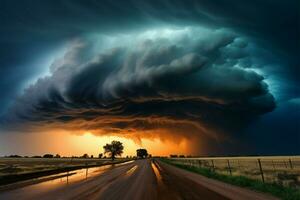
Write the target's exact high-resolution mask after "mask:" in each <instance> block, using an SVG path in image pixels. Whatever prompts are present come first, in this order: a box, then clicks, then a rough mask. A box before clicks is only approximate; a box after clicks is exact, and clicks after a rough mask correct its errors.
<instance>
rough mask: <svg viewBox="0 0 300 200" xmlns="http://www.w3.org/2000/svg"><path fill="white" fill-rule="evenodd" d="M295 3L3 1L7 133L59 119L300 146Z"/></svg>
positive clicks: (134, 132)
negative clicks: (296, 101)
mask: <svg viewBox="0 0 300 200" xmlns="http://www.w3.org/2000/svg"><path fill="white" fill-rule="evenodd" d="M297 8H299V6H298V2H297V1H293V0H291V1H284V2H283V1H277V0H274V1H272V2H271V1H267V0H266V1H255V0H254V1H238V0H226V1H223V0H220V1H218V3H215V2H213V1H205V0H199V1H192V0H191V1H189V0H185V1H181V0H176V1H167V0H166V1H160V2H155V3H154V2H153V1H149V2H148V1H135V0H131V1H126V2H125V1H113V2H112V1H109V2H108V1H101V2H98V1H93V0H90V1H86V2H82V1H77V0H75V1H68V0H66V1H43V2H39V1H28V2H26V3H24V2H20V1H5V0H3V1H1V6H0V9H1V10H0V11H1V12H0V13H1V14H0V17H1V18H0V22H1V24H2V26H1V27H0V44H1V45H0V54H1V59H0V90H1V92H2V96H3V98H1V99H0V114H1V118H0V122H1V123H0V132H10V131H20V130H21V131H24V132H26V131H39V130H40V129H46V130H48V129H53V128H59V129H67V130H70V131H72V132H75V131H79V132H82V133H84V132H86V131H89V132H92V133H93V134H97V135H105V134H108V135H118V136H123V137H127V138H132V139H134V140H135V141H137V142H138V141H140V139H141V138H160V139H162V140H164V139H167V140H178V141H179V140H181V139H183V138H185V139H188V140H190V141H193V142H192V145H193V146H194V147H195V148H196V149H197V148H198V147H199V149H198V150H199V151H195V152H200V151H201V152H205V151H206V152H209V153H214V152H216V153H224V154H225V153H230V152H237V150H238V152H242V151H243V150H245V151H244V152H247V153H271V154H273V153H278V152H279V153H289V154H291V153H295V152H298V153H299V148H298V146H299V143H300V135H299V131H300V128H299V125H298V123H297V122H296V121H297V120H296V118H299V105H298V104H295V103H293V102H295V99H296V100H297V99H299V94H300V89H299V84H300V82H299V59H298V56H299V55H298V54H299V51H300V44H299V41H300V40H299V34H300V33H299V30H300V28H299V24H300V22H299V19H300V17H299V13H300V12H299V9H297ZM282 129H284V131H281V130H282ZM270 138H273V140H270ZM278 142H280V143H282V145H281V147H282V149H279V148H280V147H279V146H278V145H277V144H278Z"/></svg>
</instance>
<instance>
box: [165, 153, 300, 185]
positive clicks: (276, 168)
mask: <svg viewBox="0 0 300 200" xmlns="http://www.w3.org/2000/svg"><path fill="white" fill-rule="evenodd" d="M169 160H170V161H171V162H173V163H177V164H183V165H188V166H194V167H199V168H208V169H210V170H213V171H215V172H216V173H220V174H227V175H230V176H245V177H248V178H251V179H257V180H261V181H263V182H268V183H274V182H275V183H279V184H281V185H285V186H289V187H300V156H293V157H228V158H226V157H223V158H169Z"/></svg>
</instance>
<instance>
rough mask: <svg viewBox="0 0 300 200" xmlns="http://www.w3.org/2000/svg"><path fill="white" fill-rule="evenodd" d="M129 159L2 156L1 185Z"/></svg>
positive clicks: (0, 161) (0, 166)
mask: <svg viewBox="0 0 300 200" xmlns="http://www.w3.org/2000/svg"><path fill="white" fill-rule="evenodd" d="M127 160H129V159H125V158H120V159H115V160H114V161H112V160H111V159H98V158H93V159H92V158H87V159H84V158H0V185H5V184H9V183H13V182H17V181H21V180H28V179H31V178H37V177H40V176H47V175H51V174H56V173H60V172H65V171H69V170H75V169H80V168H86V167H93V166H100V165H105V164H110V163H120V162H124V161H127Z"/></svg>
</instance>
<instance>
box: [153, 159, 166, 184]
mask: <svg viewBox="0 0 300 200" xmlns="http://www.w3.org/2000/svg"><path fill="white" fill-rule="evenodd" d="M151 167H152V169H153V171H154V174H155V176H156V180H157V183H158V184H159V185H162V184H163V182H162V177H161V175H160V172H159V170H158V166H156V165H155V164H154V163H153V161H152V162H151Z"/></svg>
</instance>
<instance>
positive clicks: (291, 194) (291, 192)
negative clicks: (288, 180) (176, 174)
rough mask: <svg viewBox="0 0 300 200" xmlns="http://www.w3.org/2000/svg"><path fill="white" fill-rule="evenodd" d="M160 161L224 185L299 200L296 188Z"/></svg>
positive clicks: (298, 192)
mask: <svg viewBox="0 0 300 200" xmlns="http://www.w3.org/2000/svg"><path fill="white" fill-rule="evenodd" d="M161 161H163V162H165V163H168V164H171V165H173V166H176V167H178V168H181V169H185V170H188V171H191V172H194V173H198V174H201V175H203V176H205V177H208V178H213V179H216V180H219V181H222V182H225V183H229V184H232V185H236V186H241V187H245V188H249V189H251V190H255V191H259V192H264V193H269V194H271V195H273V196H276V197H279V198H281V199H283V200H300V190H299V189H296V188H290V187H285V186H282V185H279V184H277V183H263V182H262V181H259V180H254V179H250V178H247V177H244V176H229V175H224V174H218V173H216V172H214V171H213V170H211V169H207V168H199V167H195V166H188V165H183V164H178V163H173V162H171V161H169V160H167V159H161Z"/></svg>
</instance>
